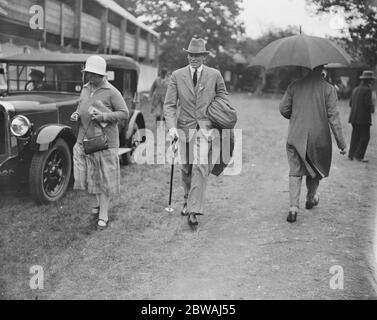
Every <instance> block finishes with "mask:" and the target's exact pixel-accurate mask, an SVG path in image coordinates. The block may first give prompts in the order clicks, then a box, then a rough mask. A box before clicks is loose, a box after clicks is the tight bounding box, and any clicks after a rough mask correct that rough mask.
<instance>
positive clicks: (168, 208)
mask: <svg viewBox="0 0 377 320" xmlns="http://www.w3.org/2000/svg"><path fill="white" fill-rule="evenodd" d="M177 141H178V137H174V139H173V141H172V142H171V146H170V148H171V150H172V151H173V159H172V163H171V171H170V190H169V205H168V207H166V208H165V210H166V211H167V212H173V211H174V208H172V206H171V195H172V193H173V174H174V159H175V153H176V152H177V150H178V148H177Z"/></svg>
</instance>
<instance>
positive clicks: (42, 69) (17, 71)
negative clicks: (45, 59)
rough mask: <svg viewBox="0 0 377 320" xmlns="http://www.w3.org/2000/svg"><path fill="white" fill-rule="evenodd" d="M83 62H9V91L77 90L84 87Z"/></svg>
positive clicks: (77, 91)
mask: <svg viewBox="0 0 377 320" xmlns="http://www.w3.org/2000/svg"><path fill="white" fill-rule="evenodd" d="M81 70H82V65H81V64H68V63H67V64H65V63H64V64H63V63H60V64H13V63H11V64H9V65H8V74H7V78H8V79H7V85H8V91H9V92H11V93H13V92H17V91H22V92H25V91H51V92H75V93H79V92H80V91H81V89H82V83H83V79H82V73H81Z"/></svg>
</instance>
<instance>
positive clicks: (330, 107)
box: [280, 65, 347, 223]
mask: <svg viewBox="0 0 377 320" xmlns="http://www.w3.org/2000/svg"><path fill="white" fill-rule="evenodd" d="M322 70H323V65H320V66H317V67H315V68H314V69H313V70H311V71H310V72H309V74H308V75H307V76H305V77H304V78H302V79H300V80H297V81H294V82H293V83H291V84H290V85H289V87H288V89H287V91H286V92H285V94H284V97H283V99H282V101H281V103H280V113H281V114H282V116H283V117H285V118H287V119H289V132H288V139H287V144H286V150H287V156H288V163H289V194H290V209H289V214H288V217H287V221H288V222H290V223H292V222H295V221H296V219H297V214H298V211H299V199H300V192H301V183H302V177H303V176H306V186H307V196H306V204H305V208H306V209H312V208H313V207H314V206H316V205H318V203H319V196H318V193H317V189H318V186H319V182H320V180H321V179H322V178H324V177H327V176H328V175H329V172H330V166H331V156H332V143H331V134H330V128H331V130H332V132H333V134H334V136H335V139H336V143H337V145H338V148H339V149H340V153H341V154H342V155H344V154H346V148H347V147H346V143H345V140H344V137H343V132H342V125H341V121H340V116H339V112H338V108H337V94H336V90H335V88H334V87H333V86H332V85H331V84H329V83H328V82H327V81H325V80H324V79H323V77H322Z"/></svg>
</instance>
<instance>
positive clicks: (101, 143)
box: [82, 120, 109, 154]
mask: <svg viewBox="0 0 377 320" xmlns="http://www.w3.org/2000/svg"><path fill="white" fill-rule="evenodd" d="M91 122H92V120H90V122H89V124H88V127H87V128H86V131H85V134H84V139H83V140H82V144H83V147H84V152H85V154H92V153H94V152H97V151H101V150H106V149H108V148H109V145H108V144H107V137H106V135H105V132H104V131H103V128H102V127H101V126H99V127H100V128H101V130H102V134H100V135H98V136H95V137H93V138H86V132H87V131H88V128H89V125H90V123H91Z"/></svg>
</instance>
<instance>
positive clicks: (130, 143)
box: [122, 122, 146, 165]
mask: <svg viewBox="0 0 377 320" xmlns="http://www.w3.org/2000/svg"><path fill="white" fill-rule="evenodd" d="M145 140H146V138H145V130H144V128H140V127H139V126H138V124H137V123H136V122H135V123H134V126H133V128H132V133H131V137H130V138H129V139H126V143H125V147H127V148H131V149H132V151H130V152H127V153H125V154H124V155H122V164H125V165H127V164H133V163H135V159H134V151H135V149H136V148H137V147H138V146H139V145H140V144H141V143H144V142H145Z"/></svg>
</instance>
